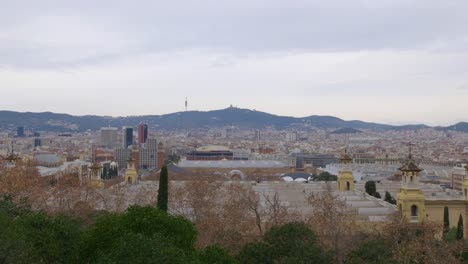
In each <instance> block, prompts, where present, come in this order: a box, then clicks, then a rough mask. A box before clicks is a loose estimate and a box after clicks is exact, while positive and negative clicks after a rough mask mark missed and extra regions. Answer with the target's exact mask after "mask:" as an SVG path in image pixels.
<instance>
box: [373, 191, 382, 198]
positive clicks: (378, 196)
mask: <svg viewBox="0 0 468 264" xmlns="http://www.w3.org/2000/svg"><path fill="white" fill-rule="evenodd" d="M374 197H375V198H378V199H382V196H380V193H379V192H375V193H374Z"/></svg>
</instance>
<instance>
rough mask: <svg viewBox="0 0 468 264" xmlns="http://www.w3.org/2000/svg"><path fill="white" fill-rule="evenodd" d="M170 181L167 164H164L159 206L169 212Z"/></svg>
mask: <svg viewBox="0 0 468 264" xmlns="http://www.w3.org/2000/svg"><path fill="white" fill-rule="evenodd" d="M168 181H169V180H168V173H167V166H163V167H162V168H161V173H160V176H159V190H158V208H159V209H160V210H161V211H164V212H167V203H168V188H169V187H168Z"/></svg>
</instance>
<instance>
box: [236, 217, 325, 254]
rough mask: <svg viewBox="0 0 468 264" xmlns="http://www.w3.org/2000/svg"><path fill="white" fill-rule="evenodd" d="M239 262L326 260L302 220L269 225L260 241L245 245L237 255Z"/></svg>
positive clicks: (310, 231) (312, 234)
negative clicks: (269, 227) (280, 224)
mask: <svg viewBox="0 0 468 264" xmlns="http://www.w3.org/2000/svg"><path fill="white" fill-rule="evenodd" d="M238 259H239V261H240V262H241V263H327V262H329V258H328V256H327V255H326V254H325V253H324V252H323V250H321V248H320V247H319V246H318V243H317V239H316V236H315V234H314V233H313V232H312V230H310V229H309V228H308V227H307V226H306V225H305V224H303V223H288V224H285V225H282V226H274V227H272V228H271V229H270V230H269V231H268V232H267V233H266V234H265V235H264V237H263V241H260V242H253V243H250V244H247V245H246V246H245V247H244V248H242V250H241V252H240V253H239V255H238Z"/></svg>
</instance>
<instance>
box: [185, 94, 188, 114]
mask: <svg viewBox="0 0 468 264" xmlns="http://www.w3.org/2000/svg"><path fill="white" fill-rule="evenodd" d="M187 107H188V100H187V97H185V112H187Z"/></svg>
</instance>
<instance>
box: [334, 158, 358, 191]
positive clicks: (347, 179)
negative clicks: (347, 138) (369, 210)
mask: <svg viewBox="0 0 468 264" xmlns="http://www.w3.org/2000/svg"><path fill="white" fill-rule="evenodd" d="M351 163H353V159H352V158H351V157H350V156H349V155H348V150H347V149H346V150H345V153H344V154H343V155H342V156H341V157H340V172H339V173H338V179H337V180H338V190H339V191H342V192H345V191H354V176H353V172H352V171H351V169H350V168H349V166H350V164H351Z"/></svg>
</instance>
